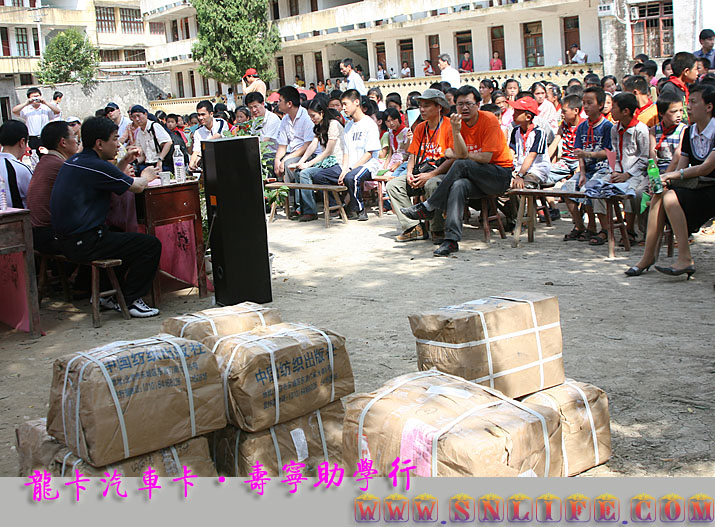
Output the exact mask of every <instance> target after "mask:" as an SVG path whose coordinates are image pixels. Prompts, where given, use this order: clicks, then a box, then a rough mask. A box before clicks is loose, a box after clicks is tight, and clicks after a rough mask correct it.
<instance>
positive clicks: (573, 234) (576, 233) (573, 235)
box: [564, 227, 586, 242]
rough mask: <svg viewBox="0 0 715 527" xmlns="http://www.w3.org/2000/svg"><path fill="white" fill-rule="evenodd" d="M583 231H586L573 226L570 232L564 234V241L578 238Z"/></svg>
mask: <svg viewBox="0 0 715 527" xmlns="http://www.w3.org/2000/svg"><path fill="white" fill-rule="evenodd" d="M585 232H586V229H583V230H581V229H577V228H576V227H574V228H573V230H572V231H571V232H570V233H568V234H564V241H565V242H568V241H573V240H578V239H580V238H581V236H583V235H584V233H585Z"/></svg>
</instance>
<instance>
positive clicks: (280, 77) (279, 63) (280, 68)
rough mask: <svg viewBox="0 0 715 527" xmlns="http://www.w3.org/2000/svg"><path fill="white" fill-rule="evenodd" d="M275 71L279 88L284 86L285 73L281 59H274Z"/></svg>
mask: <svg viewBox="0 0 715 527" xmlns="http://www.w3.org/2000/svg"><path fill="white" fill-rule="evenodd" d="M276 69H277V70H278V81H279V82H280V85H281V86H285V85H286V73H285V68H284V66H283V57H276Z"/></svg>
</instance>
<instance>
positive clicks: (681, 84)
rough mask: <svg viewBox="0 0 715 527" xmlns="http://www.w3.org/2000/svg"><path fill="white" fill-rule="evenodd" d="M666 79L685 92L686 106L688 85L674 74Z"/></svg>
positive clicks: (688, 92)
mask: <svg viewBox="0 0 715 527" xmlns="http://www.w3.org/2000/svg"><path fill="white" fill-rule="evenodd" d="M668 80H669V81H670V82H672V83H673V84H675V86H676V87H678V88H680V89H681V90H683V91H684V92H685V104H686V106H687V104H688V102H689V101H690V90H689V89H688V85H687V84H685V83H684V82H683V81H682V80H680V77H676V76H675V75H671V76H670V78H669V79H668Z"/></svg>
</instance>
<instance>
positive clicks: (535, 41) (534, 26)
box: [524, 22, 544, 68]
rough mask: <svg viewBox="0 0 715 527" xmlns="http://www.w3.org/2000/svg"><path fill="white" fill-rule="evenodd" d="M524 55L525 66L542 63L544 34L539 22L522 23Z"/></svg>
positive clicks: (540, 64)
mask: <svg viewBox="0 0 715 527" xmlns="http://www.w3.org/2000/svg"><path fill="white" fill-rule="evenodd" d="M524 56H525V57H526V67H527V68H532V67H534V66H543V65H544V35H543V33H542V30H541V22H529V23H528V24H524Z"/></svg>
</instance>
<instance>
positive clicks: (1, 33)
mask: <svg viewBox="0 0 715 527" xmlns="http://www.w3.org/2000/svg"><path fill="white" fill-rule="evenodd" d="M0 40H2V55H3V57H9V56H10V37H9V35H8V31H7V28H6V27H0Z"/></svg>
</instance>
